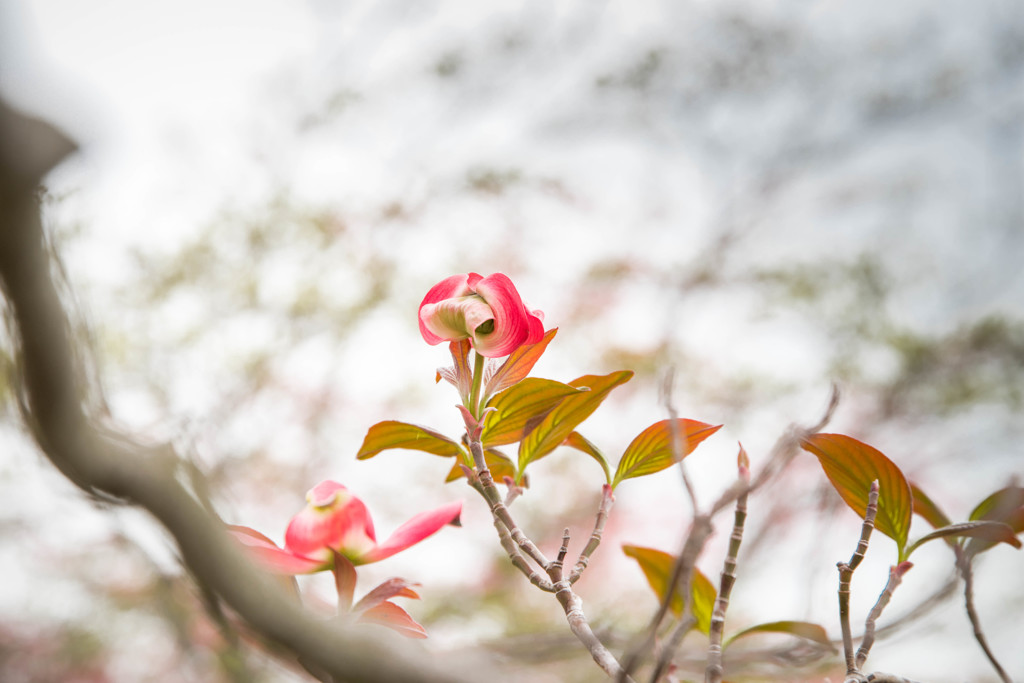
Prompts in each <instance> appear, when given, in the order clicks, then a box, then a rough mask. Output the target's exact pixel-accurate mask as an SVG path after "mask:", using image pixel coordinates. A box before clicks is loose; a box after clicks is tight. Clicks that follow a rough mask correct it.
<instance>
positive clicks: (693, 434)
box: [612, 419, 722, 487]
mask: <svg viewBox="0 0 1024 683" xmlns="http://www.w3.org/2000/svg"><path fill="white" fill-rule="evenodd" d="M721 428H722V425H709V424H706V423H704V422H698V421H697V420H687V419H676V420H675V422H674V423H673V421H672V420H662V421H660V422H655V423H654V424H652V425H651V426H650V427H648V428H647V429H645V430H644V431H642V432H640V434H638V435H637V437H636V438H635V439H633V441H632V443H630V444H629V446H627V447H626V452H625V453H623V454H622V459H621V460H619V466H618V468H616V470H615V477H614V478H613V480H612V486H613V487H614V486H618V484H619V482H621V481H623V480H624V479H632V478H634V477H642V476H644V475H647V474H654V473H655V472H660V471H662V470H663V469H665V468H666V467H671V466H672V465H673V464H675V463H677V462H679V461H680V460H682V459H683V458H685V457H686V456H687V455H689V454H690V453H692V452H693V449H695V448H696V447H697V446H698V445H700V442H701V441H703V440H704V439H706V438H708V437H709V436H711V435H712V434H714V433H715V432H717V431H718V430H719V429H721Z"/></svg>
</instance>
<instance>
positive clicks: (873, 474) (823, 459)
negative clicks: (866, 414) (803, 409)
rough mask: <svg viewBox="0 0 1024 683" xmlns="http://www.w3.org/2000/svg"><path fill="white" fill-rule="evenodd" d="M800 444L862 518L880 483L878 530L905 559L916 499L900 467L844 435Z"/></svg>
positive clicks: (814, 437) (821, 436)
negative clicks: (870, 494) (870, 495)
mask: <svg viewBox="0 0 1024 683" xmlns="http://www.w3.org/2000/svg"><path fill="white" fill-rule="evenodd" d="M800 445H801V446H803V448H804V449H805V450H807V451H809V452H811V453H813V454H814V455H816V456H817V457H818V462H819V463H820V464H821V467H822V469H823V470H825V474H826V476H828V479H829V481H831V482H832V487H833V488H835V490H836V492H837V493H839V495H840V496H841V497H842V499H843V500H844V501H846V504H847V505H849V506H850V508H852V509H853V511H854V512H856V513H857V514H858V515H860V516H861V517H862V518H863V517H864V514H865V513H866V512H867V503H868V491H869V490H870V489H871V482H873V481H875V480H876V479H877V480H878V487H879V495H878V516H877V517H876V518H875V528H876V529H878V530H879V531H881V532H882V533H883V534H885V535H886V536H888V537H889V538H891V539H893V540H894V541H896V545H897V547H898V548H899V557H900V560H903V559H904V557H905V556H904V548H906V545H907V534H909V533H910V516H911V509H912V507H913V498H912V496H911V493H910V484H908V483H907V479H906V477H904V476H903V472H902V471H900V468H899V467H897V466H896V464H895V463H894V462H893V461H892V460H889V458H887V457H885V456H884V455H883V454H882V453H881V451H878V450H876V449H875V448H872V447H871V446H869V445H867V444H866V443H862V442H860V441H857V440H856V439H854V438H852V437H849V436H844V435H842V434H814V435H812V436H809V437H807V438H806V439H804V440H803V441H802V442H801V444H800Z"/></svg>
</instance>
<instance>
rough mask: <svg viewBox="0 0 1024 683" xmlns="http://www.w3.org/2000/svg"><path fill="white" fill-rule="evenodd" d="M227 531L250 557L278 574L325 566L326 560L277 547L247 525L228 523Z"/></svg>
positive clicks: (317, 568)
mask: <svg viewBox="0 0 1024 683" xmlns="http://www.w3.org/2000/svg"><path fill="white" fill-rule="evenodd" d="M228 532H229V533H230V534H231V535H232V536H233V537H234V538H235V539H237V540H238V541H239V542H240V543H241V544H242V545H243V546H244V547H245V550H246V552H247V553H248V554H249V556H250V557H253V558H254V559H255V560H256V561H257V562H259V563H260V564H261V565H263V567H264V568H266V569H268V570H270V571H274V572H278V573H279V574H310V573H312V572H316V571H320V570H321V569H326V568H327V563H326V562H324V561H322V560H317V559H315V558H311V557H303V556H301V555H296V554H295V553H292V552H289V551H287V550H284V549H282V548H279V547H277V544H276V543H274V542H273V541H272V540H270V539H269V538H268V537H266V536H264V535H263V534H261V533H260V532H258V531H256V530H255V529H250V528H249V527H247V526H236V525H228Z"/></svg>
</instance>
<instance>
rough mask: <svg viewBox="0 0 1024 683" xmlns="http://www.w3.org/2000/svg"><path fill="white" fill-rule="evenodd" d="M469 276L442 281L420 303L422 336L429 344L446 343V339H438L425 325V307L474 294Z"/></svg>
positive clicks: (458, 276) (456, 276) (454, 276)
mask: <svg viewBox="0 0 1024 683" xmlns="http://www.w3.org/2000/svg"><path fill="white" fill-rule="evenodd" d="M468 281H469V276H468V275H452V276H451V277H447V278H445V279H444V280H441V281H440V282H438V283H437V284H436V285H434V286H433V287H431V288H430V289H429V290H427V295H426V296H424V297H423V301H422V302H420V308H419V318H420V334H422V335H423V339H424V340H425V341H426V342H427V343H428V344H440V343H441V342H443V341H446V338H442V337H438V336H437V335H435V334H434V333H433V332H431V331H430V330H429V329H427V327H426V326H425V325H424V323H423V307H424V306H427V305H429V304H436V303H437V302H439V301H444V300H445V299H451V298H454V297H463V296H467V295H469V294H472V291H473V290H472V289H470V287H469V285H468Z"/></svg>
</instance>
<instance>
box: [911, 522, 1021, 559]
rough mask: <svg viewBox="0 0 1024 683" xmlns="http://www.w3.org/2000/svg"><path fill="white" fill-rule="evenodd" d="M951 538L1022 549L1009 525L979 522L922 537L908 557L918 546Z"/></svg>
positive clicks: (953, 526) (951, 526)
mask: <svg viewBox="0 0 1024 683" xmlns="http://www.w3.org/2000/svg"><path fill="white" fill-rule="evenodd" d="M951 536H961V537H964V536H967V537H971V538H973V539H981V540H982V541H985V542H989V543H990V544H992V545H994V544H996V543H1009V544H1010V545H1012V546H1013V547H1014V548H1017V549H1020V547H1021V542H1020V541H1019V540H1018V539H1017V535H1016V534H1015V533H1014V531H1013V529H1012V528H1011V527H1010V525H1009V524H1004V523H1003V522H994V521H992V520H977V521H974V522H961V523H959V524H950V525H949V526H945V527H942V528H941V529H936V530H935V531H933V532H931V533H930V534H926V535H924V536H922V537H921V538H919V539H917V540H916V541H914V542H913V543H912V544H911V545H910V547H909V548H907V552H906V557H910V553H912V552H914V551H915V550H916V549H917V548H918V546H920V545H922V544H923V543H927V542H928V541H932V540H934V539H936V538H949V537H951Z"/></svg>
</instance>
